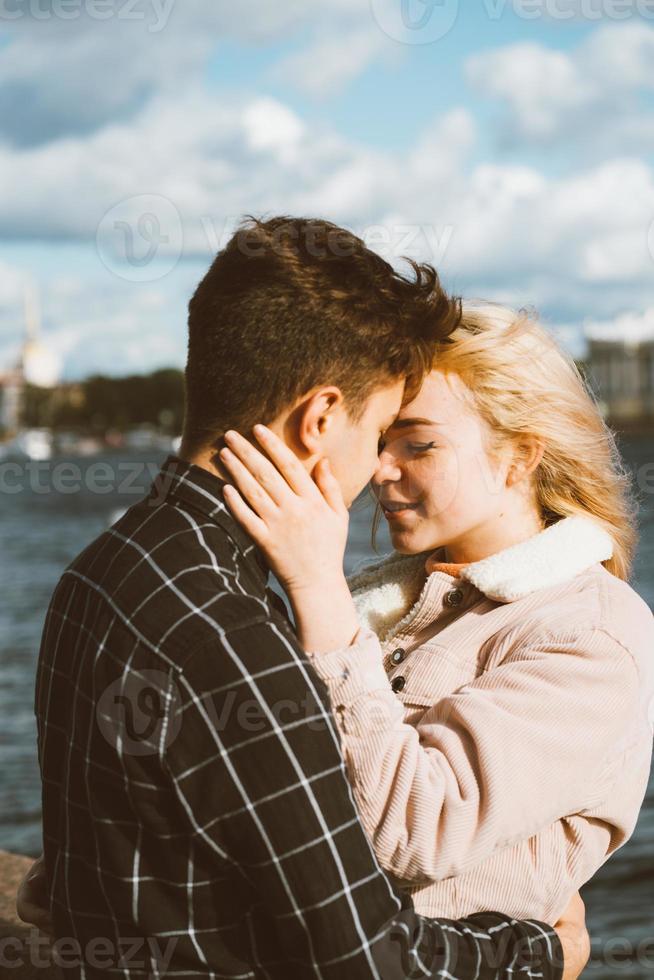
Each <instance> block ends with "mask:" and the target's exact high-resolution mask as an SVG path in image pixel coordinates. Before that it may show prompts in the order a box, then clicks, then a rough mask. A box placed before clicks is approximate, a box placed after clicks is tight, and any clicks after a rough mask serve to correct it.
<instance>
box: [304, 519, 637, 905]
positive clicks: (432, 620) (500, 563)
mask: <svg viewBox="0 0 654 980" xmlns="http://www.w3.org/2000/svg"><path fill="white" fill-rule="evenodd" d="M439 554H440V553H438V552H437V553H435V555H432V556H431V559H432V561H433V559H434V558H438V557H439ZM611 554H612V541H611V539H610V537H609V536H608V535H607V534H606V533H605V531H604V530H603V529H602V528H600V527H599V526H598V525H597V524H596V523H595V522H593V521H591V520H590V519H588V518H585V517H569V518H565V519H563V520H560V521H559V522H558V523H557V524H555V525H552V526H550V527H549V528H547V529H545V530H544V531H542V532H540V533H539V534H537V535H535V536H534V537H532V538H530V539H529V540H527V541H525V542H523V543H521V544H519V545H516V546H514V547H511V548H508V549H506V550H505V551H502V552H500V553H498V554H495V555H493V556H491V557H490V558H487V559H484V560H483V561H479V562H475V563H473V564H470V565H467V566H464V567H462V568H461V569H459V570H456V569H455V570H453V571H454V573H455V574H447V573H446V572H443V571H434V572H432V573H431V574H428V572H427V570H426V569H427V568H428V567H429V568H431V567H432V565H429V562H428V557H429V556H427V555H426V554H423V555H418V556H409V557H407V556H401V555H392V556H391V557H390V558H388V559H386V560H384V561H382V562H380V563H377V564H375V565H373V566H371V567H369V568H368V569H366V570H365V571H363V572H362V573H361V574H359V575H358V576H357V577H355V578H354V579H352V580H351V583H350V584H351V588H352V592H353V595H354V599H355V602H356V605H357V609H358V613H359V617H360V621H361V624H362V628H361V630H360V632H359V634H358V636H357V638H356V640H355V643H354V644H353V645H352V646H351V647H349V648H347V649H345V650H337V651H334V652H331V653H328V654H319V655H316V654H311V653H309V656H310V658H311V661H312V663H313V666H314V667H315V669H316V671H317V673H318V674H319V676H320V677H321V678H322V679H323V681H324V682H325V683H326V685H327V688H328V692H329V696H330V700H331V704H332V707H333V709H334V713H335V717H336V720H337V725H338V728H339V731H340V735H341V740H342V745H343V749H344V752H345V757H346V762H347V767H348V772H349V776H350V780H351V783H352V787H353V792H354V795H355V799H356V802H357V805H358V807H359V811H360V814H361V818H362V821H363V823H364V825H365V827H366V830H367V832H368V834H369V835H370V837H371V839H372V841H373V843H374V846H375V850H376V853H377V857H378V859H379V861H380V863H381V865H382V866H383V867H384V868H385V869H386V870H387V871H388V872H390V873H391V874H392V875H393V876H394V877H395V878H396V879H397V881H398V883H399V885H400V886H401V887H404V888H405V889H407V890H408V891H409V892H410V894H411V896H412V898H413V901H414V904H415V906H416V909H417V910H418V912H420V913H422V914H423V915H427V916H446V917H451V918H458V917H460V916H465V915H468V914H471V913H473V912H478V911H482V910H492V909H499V910H501V911H502V912H505V913H508V914H511V915H514V916H516V917H518V918H536V919H539V920H541V921H546V922H549V923H552V924H553V923H554V922H555V921H556V920H557V919H558V918H559V916H560V914H561V913H562V912H563V911H564V909H565V908H566V906H567V904H568V901H569V899H570V898H571V896H572V894H573V893H574V892H575V891H576V890H577V889H578V888H579V887H581V885H583V884H584V883H585V882H586V881H588V879H589V878H591V877H592V875H593V874H594V873H595V872H596V871H597V869H598V868H599V867H600V866H601V865H602V864H603V863H604V862H605V861H606V860H607V858H608V857H609V856H610V855H611V854H612V852H613V851H615V850H616V848H618V847H620V846H621V845H622V844H624V843H625V841H626V840H627V839H628V838H629V837H630V835H631V834H632V832H633V830H634V826H635V824H636V820H637V817H638V812H639V809H640V806H641V804H642V801H643V797H644V794H645V790H646V787H647V781H648V776H649V772H650V764H651V755H652V721H653V714H654V711H653V707H654V617H653V616H652V613H651V611H650V609H649V607H648V606H647V605H646V604H645V602H643V600H642V599H641V598H640V597H639V596H638V595H637V593H636V592H635V591H634V590H633V589H632V588H631V587H630V586H629V585H628V584H626V583H625V582H623V581H621V580H619V579H617V578H615V576H613V575H611V574H610V573H609V572H608V571H607V570H606V569H605V568H604V566H603V565H602V564H601V562H602V561H604V560H605V559H607V558H609V557H610V556H611ZM440 556H441V557H442V554H441V555H440ZM426 562H427V564H426Z"/></svg>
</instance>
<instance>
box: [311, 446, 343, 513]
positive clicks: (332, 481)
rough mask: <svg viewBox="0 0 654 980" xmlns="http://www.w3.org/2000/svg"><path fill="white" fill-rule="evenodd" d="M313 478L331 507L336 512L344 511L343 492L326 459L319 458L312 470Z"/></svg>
mask: <svg viewBox="0 0 654 980" xmlns="http://www.w3.org/2000/svg"><path fill="white" fill-rule="evenodd" d="M314 478H315V481H316V486H317V487H318V489H319V490H320V492H321V494H322V495H323V497H324V498H325V500H326V501H327V503H328V504H329V506H330V507H331V509H332V510H334V511H336V513H340V512H341V511H346V510H347V507H346V506H345V501H344V500H343V492H342V490H341V487H340V484H339V482H338V480H337V479H336V477H335V476H334V474H333V473H332V470H331V466H330V465H329V460H328V459H321V460H320V462H319V463H318V465H317V466H316V468H315V470H314Z"/></svg>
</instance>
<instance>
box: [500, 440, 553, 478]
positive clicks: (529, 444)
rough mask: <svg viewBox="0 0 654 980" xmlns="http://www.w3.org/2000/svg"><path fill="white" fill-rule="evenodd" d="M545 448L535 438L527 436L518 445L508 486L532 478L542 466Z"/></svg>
mask: <svg viewBox="0 0 654 980" xmlns="http://www.w3.org/2000/svg"><path fill="white" fill-rule="evenodd" d="M544 454H545V446H544V444H543V443H542V442H540V440H538V439H537V438H536V437H535V436H525V437H523V438H522V439H521V440H520V442H519V443H518V444H517V445H516V451H515V459H514V462H513V463H512V464H511V468H510V470H509V476H508V481H507V482H508V484H509V486H512V485H513V484H515V483H520V482H521V481H522V480H524V479H525V477H528V476H531V474H532V473H534V472H535V470H537V469H538V467H539V466H540V464H541V461H542V459H543V455H544Z"/></svg>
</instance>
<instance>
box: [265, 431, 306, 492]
mask: <svg viewBox="0 0 654 980" xmlns="http://www.w3.org/2000/svg"><path fill="white" fill-rule="evenodd" d="M254 434H255V436H256V437H257V440H258V442H259V443H260V444H261V445H262V446H263V448H264V449H265V450H266V453H267V454H268V456H269V457H270V459H271V460H272V461H273V463H274V464H275V466H276V467H277V469H278V471H279V472H280V473H281V474H282V476H283V477H284V479H285V480H286V482H287V483H288V485H289V487H290V488H291V490H294V491H295V493H297V494H299V495H304V494H307V493H309V494H311V493H315V484H314V482H313V480H312V479H311V477H310V476H309V474H308V473H307V471H306V470H305V468H304V466H303V465H302V463H301V462H300V460H299V459H298V458H297V456H296V455H295V453H294V452H293V451H292V450H291V449H289V448H288V446H287V445H286V443H285V442H284V441H283V440H282V439H280V438H279V436H278V435H276V433H274V432H273V431H272V429H269V428H268V427H267V426H265V425H255V427H254Z"/></svg>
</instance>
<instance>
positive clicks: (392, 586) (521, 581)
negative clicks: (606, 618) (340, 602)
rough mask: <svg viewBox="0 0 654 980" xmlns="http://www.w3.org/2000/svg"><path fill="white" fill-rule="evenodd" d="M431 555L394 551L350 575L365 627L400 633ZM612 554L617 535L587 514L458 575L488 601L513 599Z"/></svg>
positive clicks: (420, 593) (557, 582) (563, 520)
mask: <svg viewBox="0 0 654 980" xmlns="http://www.w3.org/2000/svg"><path fill="white" fill-rule="evenodd" d="M429 554H430V553H428V552H425V553H424V554H421V555H400V554H397V553H395V554H392V555H390V556H389V557H388V558H386V559H384V560H383V561H381V562H376V563H375V564H374V565H371V566H369V567H367V568H365V569H363V570H362V571H361V572H360V573H359V574H358V575H355V576H354V577H353V578H352V579H350V588H351V590H352V594H353V597H354V601H355V605H356V607H357V612H358V614H359V618H360V620H361V621H362V622H363V623H365V625H367V626H369V627H370V628H371V629H373V630H374V631H375V632H376V633H378V634H379V635H380V636H381V635H386V634H387V633H388V631H392V632H396V630H397V628H398V626H399V625H400V624H401V622H402V621H404V617H406V616H408V615H409V613H410V610H411V607H412V606H413V605H414V603H416V602H417V601H419V600H421V596H424V594H425V591H426V588H427V586H426V585H425V561H426V559H427V558H428V557H429ZM612 555H613V541H612V538H611V537H610V535H609V534H608V533H607V532H606V531H605V530H604V529H603V528H602V527H600V525H599V524H598V523H597V522H595V521H593V520H591V519H590V518H587V517H582V516H575V517H565V518H561V519H560V520H559V521H558V522H557V523H556V524H552V525H550V527H548V528H545V530H543V531H540V532H539V533H538V534H536V535H534V536H533V537H531V538H528V539H527V540H526V541H522V542H521V543H520V544H516V545H513V546H512V547H511V548H505V549H504V550H503V551H499V552H497V554H495V555H491V556H490V557H489V558H483V559H482V560H481V561H477V562H473V563H472V564H470V565H467V566H466V567H465V568H463V569H462V570H461V571H460V573H459V576H460V578H462V579H465V580H467V581H468V582H471V583H472V585H474V586H475V587H476V588H477V589H479V591H480V592H483V593H484V595H486V596H487V597H488V598H489V599H493V600H494V601H496V602H514V601H515V600H516V599H522V598H524V597H525V596H527V595H530V594H531V593H532V592H536V591H537V590H539V589H546V588H551V587H552V586H556V585H562V584H563V583H564V582H568V581H570V580H571V579H573V578H575V576H577V575H579V574H580V573H581V572H583V571H585V570H586V569H587V568H590V566H591V565H594V564H596V563H597V562H602V561H606V560H607V559H608V558H610V557H611V556H612ZM433 574H434V575H443V574H445V573H443V572H434V573H433ZM423 586H424V588H423Z"/></svg>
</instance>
